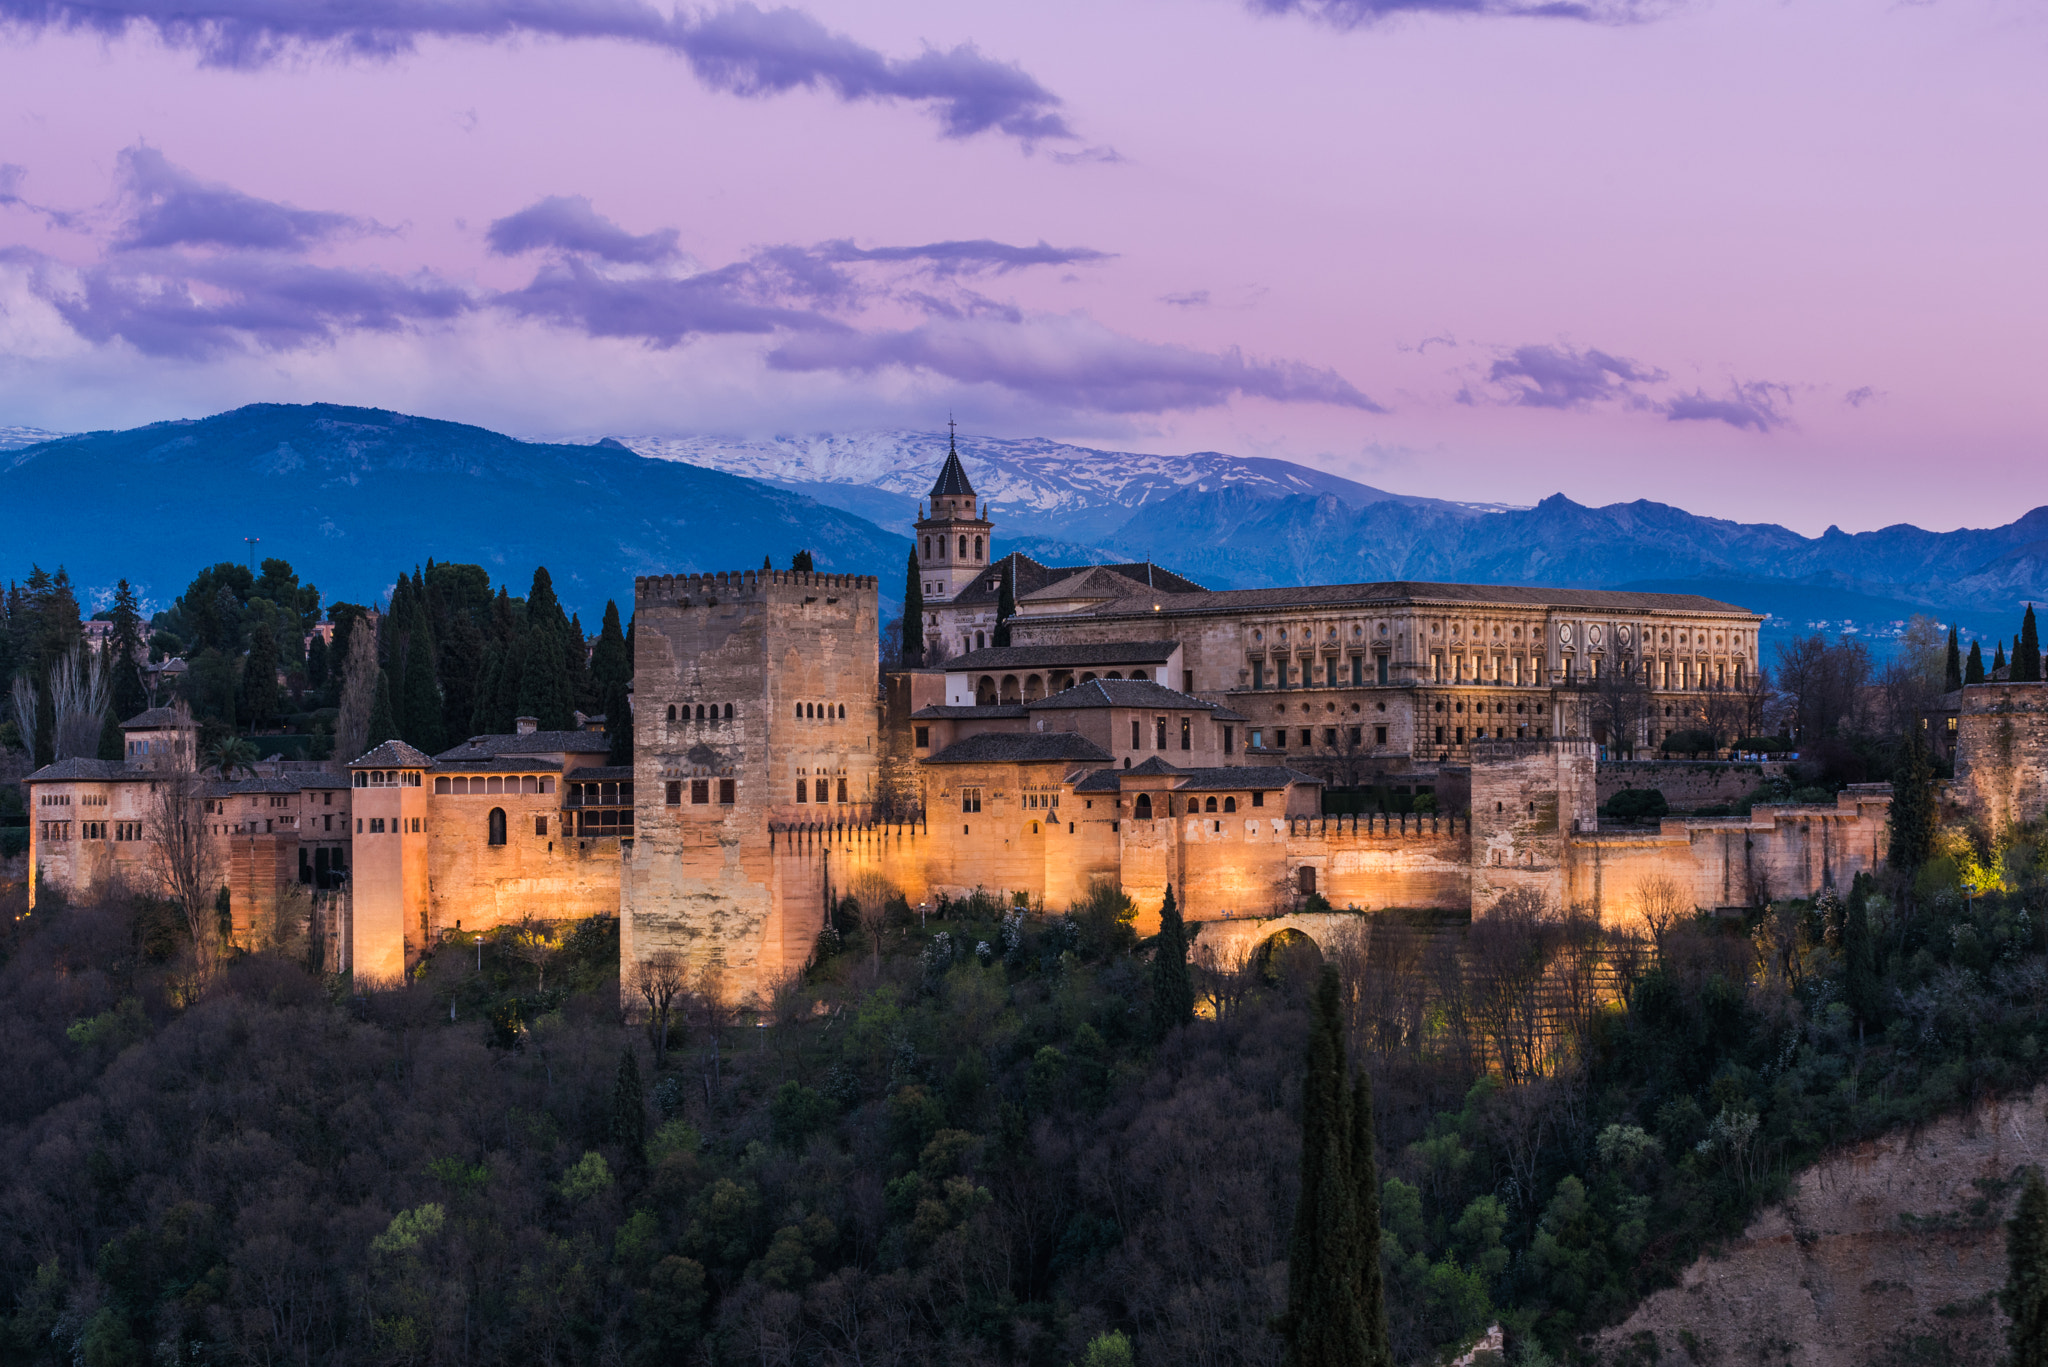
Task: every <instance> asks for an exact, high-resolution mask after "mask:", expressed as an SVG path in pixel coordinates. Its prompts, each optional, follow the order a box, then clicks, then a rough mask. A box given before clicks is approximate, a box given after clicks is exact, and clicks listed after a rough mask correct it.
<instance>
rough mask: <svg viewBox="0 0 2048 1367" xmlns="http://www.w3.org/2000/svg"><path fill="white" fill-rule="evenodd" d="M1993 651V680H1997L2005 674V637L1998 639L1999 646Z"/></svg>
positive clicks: (1994, 647)
mask: <svg viewBox="0 0 2048 1367" xmlns="http://www.w3.org/2000/svg"><path fill="white" fill-rule="evenodd" d="M1992 651H1993V654H1992V656H1991V674H1992V677H1993V678H1996V677H1997V676H1998V675H2000V674H2002V673H2004V672H2005V638H2004V637H2003V636H2001V637H1999V638H1998V644H1997V645H1995V646H1993V647H1992Z"/></svg>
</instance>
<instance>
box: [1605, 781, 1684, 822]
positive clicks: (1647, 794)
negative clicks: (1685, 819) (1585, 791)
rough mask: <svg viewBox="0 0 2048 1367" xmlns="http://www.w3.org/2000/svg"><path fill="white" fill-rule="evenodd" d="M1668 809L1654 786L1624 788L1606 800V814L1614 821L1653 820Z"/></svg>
mask: <svg viewBox="0 0 2048 1367" xmlns="http://www.w3.org/2000/svg"><path fill="white" fill-rule="evenodd" d="M1670 810H1671V804H1670V803H1669V802H1667V801H1665V800H1664V794H1663V793H1661V792H1659V791H1658V790H1657V789H1655V788H1624V789H1622V790H1621V791H1620V792H1618V793H1616V794H1615V795H1614V796H1613V797H1611V798H1609V799H1608V800H1607V814H1608V815H1609V816H1611V817H1613V818H1614V819H1615V820H1616V821H1655V820H1657V819H1658V818H1659V817H1661V816H1663V815H1664V814H1665V813H1666V812H1668V811H1670Z"/></svg>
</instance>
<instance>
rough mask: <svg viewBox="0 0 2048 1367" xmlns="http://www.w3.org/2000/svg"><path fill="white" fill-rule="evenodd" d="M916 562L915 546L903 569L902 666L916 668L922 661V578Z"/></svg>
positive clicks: (921, 569)
mask: <svg viewBox="0 0 2048 1367" xmlns="http://www.w3.org/2000/svg"><path fill="white" fill-rule="evenodd" d="M923 574H924V571H923V567H922V566H920V565H919V564H918V563H917V547H915V546H912V547H911V548H910V559H909V561H908V563H907V564H906V565H905V566H904V569H903V667H904V668H905V669H916V668H917V667H918V666H919V665H921V664H923V663H924V578H923Z"/></svg>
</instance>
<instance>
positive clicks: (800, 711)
mask: <svg viewBox="0 0 2048 1367" xmlns="http://www.w3.org/2000/svg"><path fill="white" fill-rule="evenodd" d="M796 719H797V720H798V721H802V720H803V719H804V705H803V704H802V703H798V704H797V705H796Z"/></svg>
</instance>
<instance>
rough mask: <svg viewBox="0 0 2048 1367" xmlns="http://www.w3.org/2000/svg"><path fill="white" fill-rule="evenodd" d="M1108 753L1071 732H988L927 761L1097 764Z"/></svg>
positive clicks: (949, 748) (960, 743) (929, 762)
mask: <svg viewBox="0 0 2048 1367" xmlns="http://www.w3.org/2000/svg"><path fill="white" fill-rule="evenodd" d="M1108 758H1109V752H1108V751H1106V750H1104V749H1103V748H1102V747H1101V746H1099V745H1097V744H1096V743H1095V742H1094V741H1092V740H1089V739H1088V738H1087V737H1086V736H1082V735H1076V734H1075V733H1074V732H1072V731H1026V732H1002V731H989V732H984V733H983V734H981V735H979V736H969V737H968V738H967V739H965V740H959V741H955V742H953V743H952V744H951V745H949V746H947V747H946V748H945V749H943V750H941V751H939V753H938V754H936V755H933V756H932V757H931V758H930V759H927V760H925V761H924V762H925V763H926V764H995V763H1002V762H1005V761H1028V760H1062V759H1063V760H1073V761H1076V762H1078V763H1082V764H1100V763H1102V762H1103V761H1104V760H1107V759H1108Z"/></svg>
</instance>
